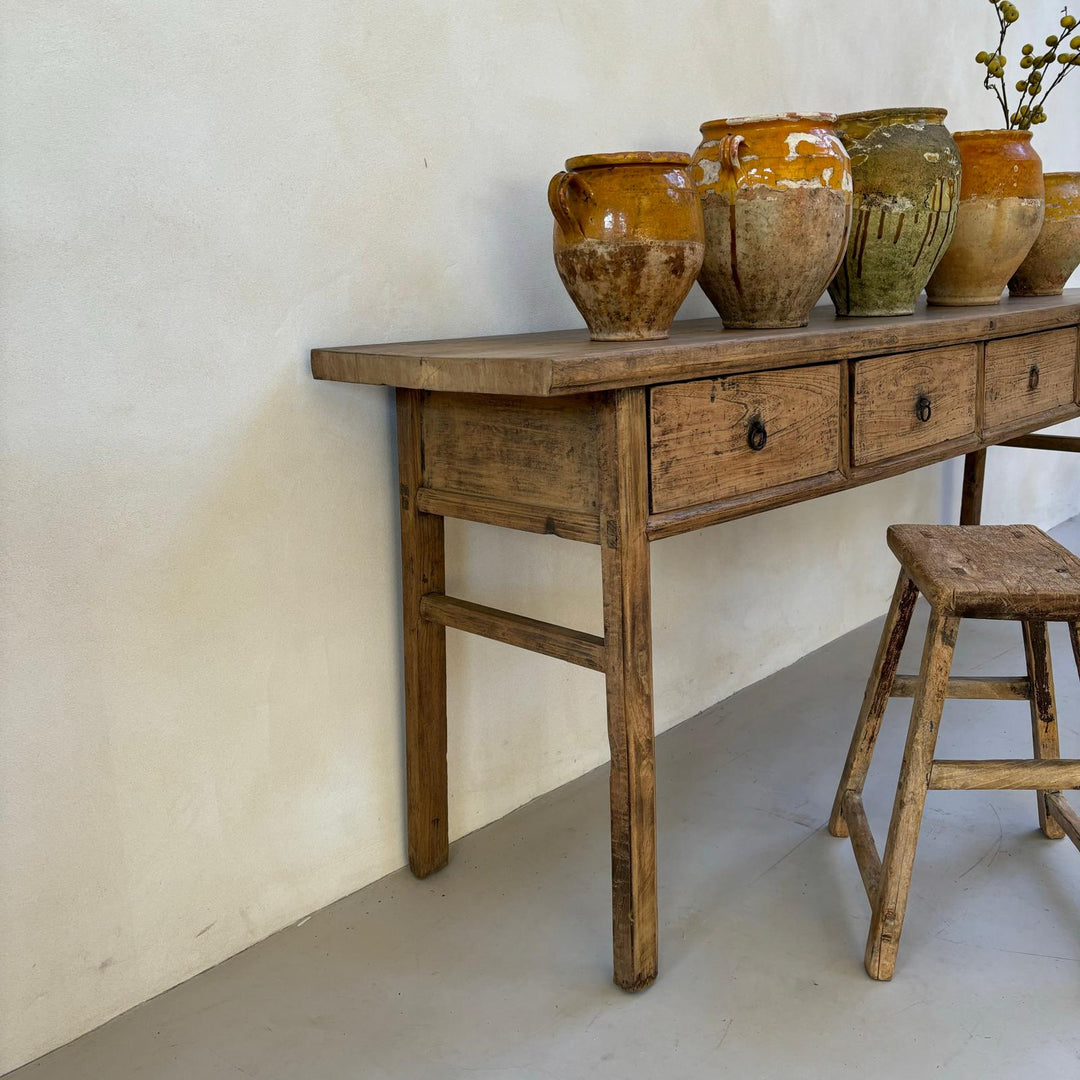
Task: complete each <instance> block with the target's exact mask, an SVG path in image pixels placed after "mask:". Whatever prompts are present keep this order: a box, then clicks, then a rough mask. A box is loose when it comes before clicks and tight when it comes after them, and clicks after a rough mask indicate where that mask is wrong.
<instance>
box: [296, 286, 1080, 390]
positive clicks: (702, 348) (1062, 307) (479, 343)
mask: <svg viewBox="0 0 1080 1080" xmlns="http://www.w3.org/2000/svg"><path fill="white" fill-rule="evenodd" d="M1078 322H1080V289H1068V290H1066V291H1065V293H1064V294H1063V295H1062V296H1057V297H1039V298H1030V299H1028V298H1025V299H1019V298H1012V299H1008V300H1003V301H1002V302H1001V303H1000V304H998V305H994V306H988V307H982V308H927V307H926V306H925V305H921V306H920V307H919V310H918V311H917V312H916V314H915V315H913V316H910V317H907V318H902V319H884V318H882V319H878V318H872V319H838V318H836V316H835V315H834V314H833V311H832V308H831V307H825V306H824V305H822V306H820V307H818V308H815V310H814V312H813V314H812V316H811V319H810V325H809V326H806V327H802V328H799V329H794V330H723V329H722V327H721V324H720V321H719V320H718V319H693V320H689V321H686V322H677V323H675V325H674V326H673V327H672V331H671V337H670V338H668V339H667V340H666V341H642V342H602V341H590V340H589V338H588V333H587V331H586V330H585V328H584V327H582V328H581V329H577V330H555V331H549V332H547V333H539V334H514V335H506V336H502V337H479V338H458V339H451V340H445V341H412V342H400V343H392V344H375V345H356V346H348V347H343V348H329V349H313V350H312V353H311V370H312V373H313V374H314V376H315V377H316V378H317V379H333V380H337V381H340V382H360V383H374V384H377V385H384V386H407V387H412V388H415V389H423V390H446V391H459V392H462V393H474V394H521V395H526V396H532V395H546V394H573V393H581V392H582V391H585V390H605V389H614V388H615V387H619V386H644V385H647V384H650V383H659V382H666V381H674V380H679V379H692V378H695V377H703V376H712V375H720V374H724V373H728V372H737V371H751V370H762V369H764V368H784V367H795V366H797V365H799V364H807V363H816V362H820V361H825V360H840V359H846V358H849V357H855V356H874V355H880V354H882V353H889V352H900V351H904V350H914V349H927V348H932V347H934V346H937V345H944V344H951V343H953V342H955V341H975V340H985V339H989V338H997V337H1008V336H1010V335H1015V334H1026V333H1030V332H1033V331H1037V330H1052V329H1056V328H1059V327H1065V326H1075V325H1076V324H1077V323H1078Z"/></svg>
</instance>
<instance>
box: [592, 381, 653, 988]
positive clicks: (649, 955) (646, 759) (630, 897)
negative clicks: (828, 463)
mask: <svg viewBox="0 0 1080 1080" xmlns="http://www.w3.org/2000/svg"><path fill="white" fill-rule="evenodd" d="M645 399H646V394H645V391H644V390H638V389H632V390H619V391H617V392H616V393H615V394H613V395H612V396H611V398H610V399H609V400H608V402H607V404H606V406H605V408H604V410H603V412H602V413H601V417H600V499H601V512H600V526H601V528H600V535H601V544H600V563H601V573H602V577H603V590H604V642H605V646H604V653H605V662H606V677H607V716H608V741H609V743H610V746H611V779H610V788H611V901H612V904H611V917H612V936H613V945H614V959H615V982H616V983H617V984H618V985H619V986H621V987H622V988H623V989H624V990H640V989H642V988H643V987H646V986H648V985H649V984H650V983H651V982H652V981H653V980H654V979H655V978H656V971H657V907H656V766H655V756H654V746H653V683H652V610H651V588H650V579H649V540H648V537H647V536H646V534H645V523H646V520H647V518H648V508H649V459H648V451H647V444H646V425H647V417H646V400H645Z"/></svg>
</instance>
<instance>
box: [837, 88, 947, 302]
mask: <svg viewBox="0 0 1080 1080" xmlns="http://www.w3.org/2000/svg"><path fill="white" fill-rule="evenodd" d="M946 115H947V114H946V111H945V110H944V109H930V108H903V109H877V110H875V111H873V112H861V113H848V114H846V115H844V116H841V117H840V119H839V121H838V122H837V125H836V130H837V134H839V136H840V138H841V139H842V140H843V143H844V146H845V148H846V149H847V152H848V154H849V155H850V156H851V175H852V184H853V186H854V207H853V217H852V225H851V233H850V235H849V237H848V245H847V253H846V254H845V256H844V261H843V263H842V264H841V265H840V269H839V270H838V271H837V273H836V277H834V278H833V281H832V284H831V285H830V286H829V295H830V296H831V297H832V300H833V304H834V305H835V306H836V313H837V314H838V315H911V314H913V313H914V311H915V302H916V300H918V298H919V294H920V293H921V292H922V290H923V288H924V286H925V285H926V283H927V281H929V280H930V275H931V274H932V273H933V272H934V268H935V267H936V266H937V264H938V262H939V260H940V259H941V257H942V255H944V253H945V250H946V248H947V247H948V246H949V240H950V239H951V238H952V234H953V229H954V228H955V226H956V210H957V203H958V200H959V195H960V152H959V151H958V150H957V148H956V143H955V142H953V138H952V136H951V135H950V134H949V132H948V130H947V129H946V128H945V125H944V123H943V122H942V121H944V119H945V116H946Z"/></svg>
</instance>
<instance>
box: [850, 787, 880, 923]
mask: <svg viewBox="0 0 1080 1080" xmlns="http://www.w3.org/2000/svg"><path fill="white" fill-rule="evenodd" d="M844 823H845V825H846V826H847V829H848V832H849V833H850V834H851V848H852V850H853V851H854V852H855V862H856V865H857V866H858V867H859V873H860V875H861V876H862V880H863V888H864V889H866V897H867V899H868V900H869V901H870V903H871V905H873V904H874V903H875V902H876V901H877V895H878V890H879V889H880V888H881V856H880V855H879V854H878V849H877V844H875V843H874V834H873V833H872V832H871V831H870V822H869V821H867V819H866V810H865V809H863V801H862V796H861V795H860V794H858V792H855V791H847V792H845V793H844Z"/></svg>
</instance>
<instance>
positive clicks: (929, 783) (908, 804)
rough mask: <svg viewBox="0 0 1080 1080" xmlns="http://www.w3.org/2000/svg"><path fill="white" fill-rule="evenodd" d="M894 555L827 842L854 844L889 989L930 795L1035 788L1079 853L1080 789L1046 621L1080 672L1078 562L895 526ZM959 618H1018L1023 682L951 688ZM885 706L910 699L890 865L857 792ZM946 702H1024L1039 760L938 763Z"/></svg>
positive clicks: (1011, 533)
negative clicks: (914, 654)
mask: <svg viewBox="0 0 1080 1080" xmlns="http://www.w3.org/2000/svg"><path fill="white" fill-rule="evenodd" d="M888 536H889V547H890V548H892V550H893V553H894V554H895V555H896V557H897V559H899V560H900V566H901V570H900V579H899V581H898V582H897V584H896V592H895V593H894V594H893V600H892V606H891V607H890V608H889V614H888V616H887V617H886V619H885V628H884V630H883V631H882V635H881V642H880V644H879V645H878V650H877V656H876V657H875V659H874V667H873V670H872V671H871V673H870V681H869V682H868V683H867V686H866V696H865V697H864V698H863V703H862V708H861V710H860V711H859V719H858V721H857V722H856V724H855V734H854V735H853V736H852V740H851V749H850V750H849V751H848V756H847V762H846V764H845V765H844V773H843V776H842V777H841V779H840V787H839V789H838V791H837V793H836V802H835V803H834V804H833V810H832V816H831V817H830V819H829V831H830V832H831V833H832V834H833V836H847V835H849V834H850V836H851V844H852V847H853V848H854V851H855V861H856V862H857V863H858V864H859V872H860V873H861V874H862V879H863V884H864V885H865V887H866V895H867V896H868V897H869V899H870V907H871V909H872V913H873V914H872V918H871V920H870V935H869V938H868V939H867V942H866V970H867V972H868V973H869V975H870V977H871V978H874V979H891V978H892V974H893V969H894V968H895V966H896V951H897V948H898V946H899V944H900V931H901V930H902V928H903V925H904V909H905V908H906V906H907V896H908V889H909V888H910V885H911V870H912V865H913V863H914V861H915V845H916V843H917V842H918V839H919V826H920V824H921V822H922V816H923V806H924V804H925V802H926V792H927V791H928V790H930V789H931V788H934V789H939V788H968V789H971V788H984V789H1004V788H1009V789H1017V788H1020V789H1032V790H1035V791H1037V792H1038V805H1039V825H1040V827H1041V828H1042V831H1043V833H1044V834H1045V835H1046V836H1048V837H1050V838H1051V839H1060V838H1061V837H1062V836H1065V835H1068V836H1069V838H1070V839H1071V840H1072V841H1073V843H1074V844H1076V846H1077V847H1078V848H1080V816H1078V815H1077V814H1076V812H1075V811H1074V810H1073V809H1072V808H1071V807H1070V806H1069V804H1068V803H1067V802H1066V801H1065V799H1064V797H1063V796H1062V794H1061V789H1062V788H1077V787H1080V760H1062V759H1060V758H1059V757H1058V753H1059V750H1058V730H1057V722H1056V719H1055V705H1054V684H1053V676H1052V673H1051V666H1050V640H1049V635H1048V633H1047V625H1046V624H1047V622H1048V621H1064V622H1067V623H1068V624H1069V636H1070V638H1071V640H1072V647H1073V654H1074V656H1075V657H1076V663H1077V667H1078V669H1080V636H1078V626H1080V559H1077V558H1076V556H1074V555H1073V554H1072V553H1071V552H1069V551H1067V550H1066V549H1065V548H1063V547H1062V546H1061V545H1060V544H1058V543H1056V542H1055V541H1054V540H1051V539H1050V537H1049V536H1047V535H1046V534H1045V533H1044V532H1042V531H1041V530H1039V529H1036V528H1035V526H1033V525H966V526H950V525H937V526H935V525H893V526H892V527H891V528H890V529H889V533H888ZM920 592H921V593H922V594H923V595H924V596H925V597H926V599H927V600H928V601H929V603H930V623H929V626H928V627H927V629H926V643H925V645H924V647H923V655H922V666H921V668H920V670H919V675H918V677H917V678H916V677H914V676H912V675H897V673H896V668H897V664H898V662H899V660H900V650H901V649H902V648H903V645H904V638H905V637H906V636H907V630H908V626H909V624H910V622H911V613H912V611H913V610H914V607H915V600H916V599H917V597H918V595H919V593H920ZM962 618H976V619H1013V620H1016V621H1017V622H1019V623H1020V624H1021V626H1022V629H1023V634H1024V652H1025V654H1026V657H1027V675H1026V676H1021V677H1015V678H1014V677H996V678H984V679H976V678H950V677H949V669H950V667H951V666H952V656H953V646H954V645H955V643H956V631H957V627H958V626H959V623H960V620H961V619H962ZM890 697H910V698H914V702H913V703H912V708H911V723H910V725H909V727H908V736H907V744H906V746H905V748H904V760H903V764H902V765H901V767H900V782H899V784H898V786H897V789H896V801H895V803H894V804H893V814H892V821H891V823H890V825H889V837H888V840H887V841H886V843H885V858H884V860H882V859H880V858H879V856H878V852H877V846H876V845H875V843H874V837H873V835H872V833H871V832H870V826H869V824H868V822H867V820H866V814H865V812H864V810H863V803H862V790H863V784H864V783H865V781H866V773H867V770H868V769H869V767H870V758H871V756H872V755H873V752H874V743H875V741H876V740H877V735H878V731H879V730H880V728H881V718H882V716H883V715H884V712H885V706H886V705H887V704H888V701H889V698H890ZM947 697H954V698H985V699H997V700H1000V699H1010V700H1018V701H1028V702H1030V706H1031V726H1032V734H1033V736H1034V743H1035V756H1034V758H1033V759H1030V760H1028V759H1024V760H1018V761H1014V760H1005V761H988V760H984V761H935V760H934V746H935V744H936V742H937V736H938V726H939V721H940V720H941V712H942V708H943V706H944V704H945V699H946V698H947Z"/></svg>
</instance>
